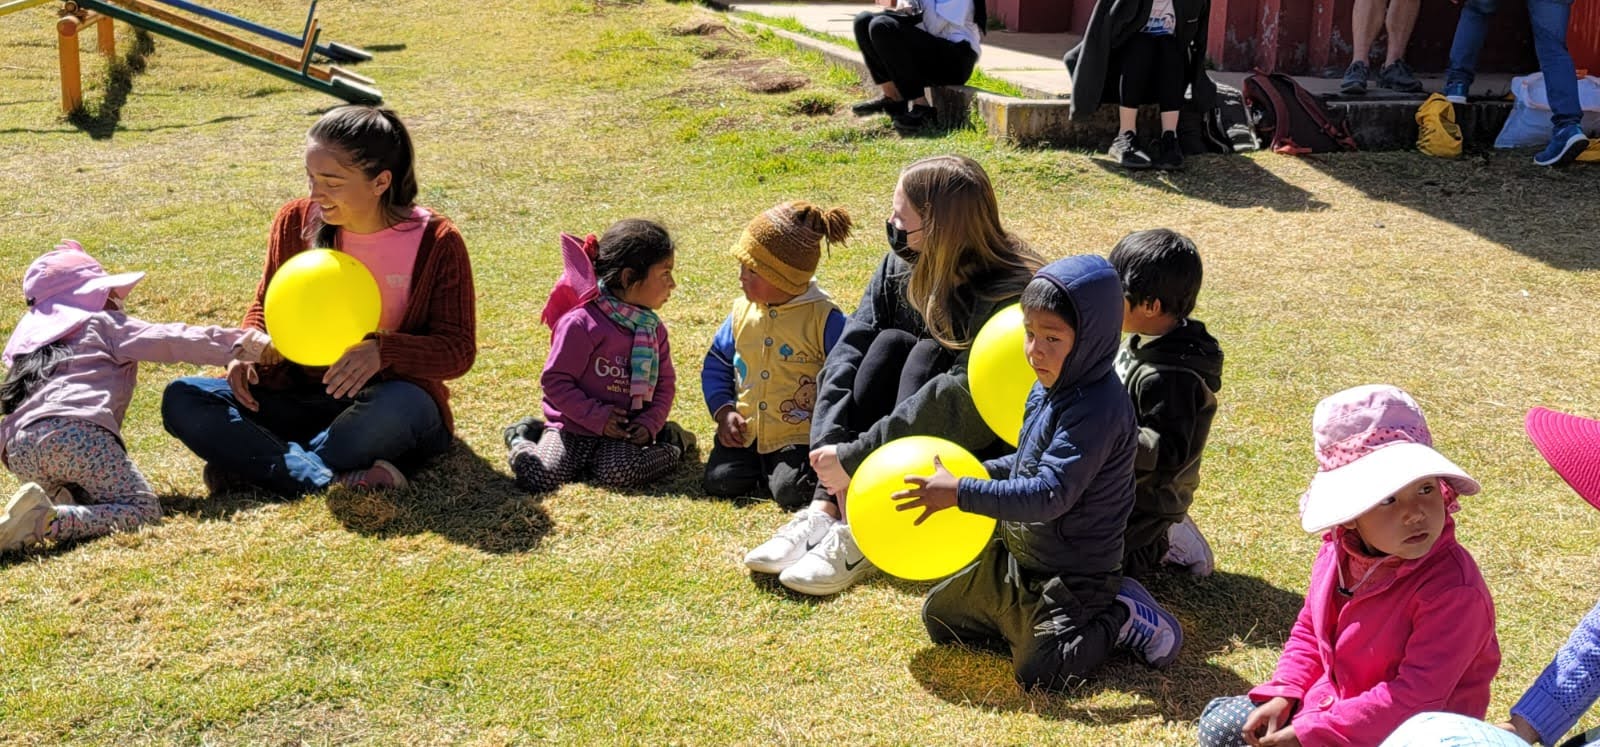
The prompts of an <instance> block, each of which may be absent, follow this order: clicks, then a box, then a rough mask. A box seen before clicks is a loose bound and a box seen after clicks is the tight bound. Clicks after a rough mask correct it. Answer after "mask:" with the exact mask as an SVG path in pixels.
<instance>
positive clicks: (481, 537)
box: [327, 439, 551, 554]
mask: <svg viewBox="0 0 1600 747" xmlns="http://www.w3.org/2000/svg"><path fill="white" fill-rule="evenodd" d="M407 471H408V473H412V472H411V470H407ZM412 474H415V475H416V476H415V477H414V478H412V480H411V484H410V485H409V486H407V487H406V488H405V489H403V490H392V491H383V492H365V491H356V490H347V489H343V488H334V489H332V490H330V491H329V492H328V499H327V500H328V511H329V513H331V514H333V517H334V518H335V519H337V520H338V521H339V523H341V524H343V525H344V526H345V528H346V529H349V530H350V531H352V532H356V533H357V534H361V535H365V536H369V537H380V538H388V537H402V536H409V535H414V534H421V533H423V532H432V533H434V534H437V535H439V536H441V537H444V538H445V539H448V540H450V541H451V542H455V543H457V544H462V545H468V546H471V547H474V548H477V549H479V550H482V551H484V552H488V553H494V554H508V553H520V552H527V551H529V550H533V549H536V548H538V546H539V543H540V542H541V541H542V540H543V539H544V536H545V535H546V534H548V533H549V532H550V528H551V520H550V514H549V512H547V511H545V509H544V506H543V505H541V502H540V496H530V495H528V494H527V493H524V492H523V491H522V490H520V489H518V488H517V486H516V483H514V482H513V481H512V480H511V478H510V477H508V476H506V475H505V474H504V473H502V472H500V471H499V470H498V469H496V468H495V466H494V464H493V463H491V462H490V461H489V460H487V459H485V458H483V457H482V456H479V455H478V454H477V453H476V452H474V451H473V450H472V447H470V446H468V445H467V444H466V443H465V442H463V441H461V440H459V439H457V440H456V441H455V443H454V444H452V445H451V448H450V450H449V451H446V452H445V453H444V454H443V455H441V456H439V457H438V458H437V459H434V460H432V461H431V462H430V463H429V464H428V465H426V467H425V468H424V469H422V470H420V471H416V472H414V473H412Z"/></svg>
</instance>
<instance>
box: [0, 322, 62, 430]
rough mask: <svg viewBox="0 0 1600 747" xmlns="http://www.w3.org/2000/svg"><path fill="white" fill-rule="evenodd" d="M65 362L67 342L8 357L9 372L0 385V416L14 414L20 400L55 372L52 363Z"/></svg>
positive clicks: (20, 403) (20, 402)
mask: <svg viewBox="0 0 1600 747" xmlns="http://www.w3.org/2000/svg"><path fill="white" fill-rule="evenodd" d="M66 359H67V343H65V342H62V341H61V340H57V341H55V342H52V343H50V344H49V345H46V346H44V347H42V348H39V349H38V350H34V351H31V352H27V353H23V354H22V355H19V356H16V357H14V358H12V359H11V370H10V371H8V372H6V380H5V381H4V382H0V415H10V414H11V413H13V412H16V411H17V408H18V407H21V406H22V402H23V400H26V399H27V398H28V397H29V395H31V394H33V393H34V391H35V390H37V389H38V388H39V385H40V384H43V383H44V382H45V380H46V379H49V378H50V374H52V373H55V370H56V364H58V363H60V362H62V361H64V360H66Z"/></svg>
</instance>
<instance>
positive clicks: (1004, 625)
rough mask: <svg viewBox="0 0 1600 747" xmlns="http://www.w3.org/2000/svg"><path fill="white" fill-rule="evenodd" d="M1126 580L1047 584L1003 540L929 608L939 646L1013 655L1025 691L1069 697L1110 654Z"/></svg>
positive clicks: (1124, 616)
mask: <svg viewBox="0 0 1600 747" xmlns="http://www.w3.org/2000/svg"><path fill="white" fill-rule="evenodd" d="M1121 585H1122V577H1121V576H1120V575H1118V574H1115V573H1112V574H1108V575H1103V576H1084V577H1079V576H1048V575H1043V574H1038V573H1034V572H1032V571H1029V570H1026V569H1024V568H1022V567H1020V566H1018V565H1017V559H1016V558H1015V557H1014V556H1012V554H1011V552H1010V551H1008V550H1006V546H1005V543H1004V542H1002V541H1001V540H1000V539H999V538H995V539H994V540H992V541H990V543H989V546H988V547H986V548H984V550H983V554H981V555H979V556H978V560H977V562H975V563H973V564H972V565H969V566H967V567H966V568H963V569H961V571H960V572H958V573H956V575H954V576H951V577H950V578H947V579H945V580H944V581H942V582H940V583H939V585H938V586H935V587H933V590H932V591H930V592H928V600H927V601H926V602H924V603H923V605H922V623H923V625H926V626H927V628H928V636H929V637H931V638H932V639H933V642H934V643H939V644H944V643H960V644H965V645H968V646H974V647H977V648H988V649H997V650H1003V651H1006V652H1008V653H1010V654H1011V668H1012V672H1013V673H1014V674H1015V675H1016V678H1017V683H1018V684H1020V685H1022V686H1023V687H1024V688H1035V687H1042V688H1045V689H1049V690H1063V689H1066V688H1067V687H1068V686H1069V685H1071V684H1073V679H1074V678H1082V677H1084V676H1086V675H1088V673H1089V672H1090V671H1092V670H1094V669H1095V668H1097V667H1099V666H1100V664H1101V663H1103V662H1104V661H1105V660H1106V657H1108V656H1109V655H1110V654H1111V651H1112V648H1113V647H1114V646H1115V645H1116V642H1117V634H1118V633H1119V632H1120V631H1121V629H1122V624H1123V623H1125V622H1127V620H1128V608H1127V607H1125V606H1123V605H1122V604H1120V603H1118V602H1117V589H1118V588H1119V587H1120V586H1121Z"/></svg>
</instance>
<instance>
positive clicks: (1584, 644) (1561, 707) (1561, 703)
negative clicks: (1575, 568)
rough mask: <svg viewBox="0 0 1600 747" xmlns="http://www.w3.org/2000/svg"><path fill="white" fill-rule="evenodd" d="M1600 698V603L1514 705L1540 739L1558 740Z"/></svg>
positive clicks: (1515, 713)
mask: <svg viewBox="0 0 1600 747" xmlns="http://www.w3.org/2000/svg"><path fill="white" fill-rule="evenodd" d="M1596 699H1600V604H1596V605H1595V607H1594V609H1591V610H1589V614H1587V615H1584V616H1583V620H1582V621H1581V622H1579V623H1578V627H1576V628H1573V630H1572V635H1570V636H1568V637H1567V642H1566V644H1564V645H1563V646H1562V647H1561V650H1560V651H1558V652H1556V655H1555V658H1554V659H1551V660H1550V664H1549V665H1547V666H1546V667H1545V668H1544V672H1542V673H1541V674H1540V675H1539V679H1538V680H1536V681H1535V682H1534V683H1533V687H1530V688H1528V691H1527V692H1526V693H1523V695H1522V698H1521V699H1520V700H1518V701H1517V704H1516V705H1514V706H1512V707H1511V715H1513V716H1521V717H1522V718H1523V720H1525V721H1527V722H1528V725H1529V726H1531V727H1533V730H1534V731H1536V732H1538V733H1539V738H1540V741H1542V742H1544V743H1545V744H1555V743H1556V742H1557V741H1559V740H1560V739H1561V738H1562V737H1563V736H1565V735H1566V733H1567V732H1569V731H1571V730H1572V727H1573V725H1574V724H1576V723H1578V719H1579V718H1581V717H1582V716H1583V714H1584V712H1585V711H1588V710H1589V707H1590V706H1592V705H1594V702H1595V700H1596Z"/></svg>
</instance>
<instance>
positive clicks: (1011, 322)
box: [967, 304, 1039, 446]
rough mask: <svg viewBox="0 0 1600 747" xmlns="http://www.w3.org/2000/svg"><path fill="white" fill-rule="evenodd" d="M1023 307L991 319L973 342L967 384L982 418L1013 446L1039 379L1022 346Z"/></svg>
mask: <svg viewBox="0 0 1600 747" xmlns="http://www.w3.org/2000/svg"><path fill="white" fill-rule="evenodd" d="M1025 339H1026V336H1025V335H1024V334H1023V330H1022V306H1021V305H1020V304H1012V305H1010V306H1007V307H1005V308H1003V309H1001V310H999V311H997V312H995V314H994V316H991V317H989V321H988V322H986V323H984V325H983V329H980V330H978V336H977V337H976V338H973V340H972V353H971V355H969V356H968V357H967V380H968V382H969V383H970V384H971V386H972V402H973V404H975V405H977V406H978V414H979V415H982V416H983V422H985V423H988V424H989V428H990V429H991V430H993V431H994V434H995V435H996V436H999V437H1000V438H1003V439H1005V442H1006V443H1008V444H1011V445H1012V446H1016V445H1017V438H1018V437H1019V436H1020V435H1021V434H1022V411H1023V409H1024V408H1025V407H1026V406H1027V404H1028V392H1029V391H1030V390H1032V389H1033V384H1034V382H1036V381H1038V380H1039V377H1038V376H1037V375H1036V374H1034V372H1033V367H1032V366H1030V365H1028V355H1027V353H1025V352H1023V349H1022V345H1023V342H1024V341H1025Z"/></svg>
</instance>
